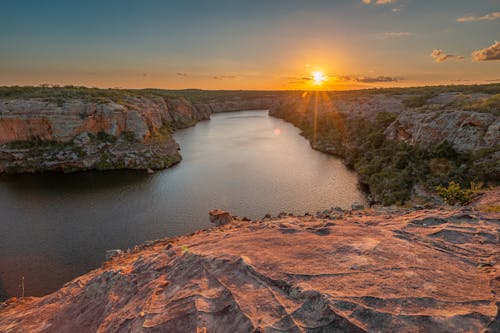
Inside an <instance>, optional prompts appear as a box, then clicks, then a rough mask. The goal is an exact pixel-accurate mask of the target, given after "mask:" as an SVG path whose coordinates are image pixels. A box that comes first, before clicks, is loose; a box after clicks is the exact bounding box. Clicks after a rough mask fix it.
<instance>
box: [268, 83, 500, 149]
mask: <svg viewBox="0 0 500 333" xmlns="http://www.w3.org/2000/svg"><path fill="white" fill-rule="evenodd" d="M416 96H418V95H408V94H399V95H391V94H383V93H379V94H375V93H372V92H370V93H363V92H352V93H344V94H340V95H338V96H336V95H333V96H330V95H328V94H327V93H314V92H311V93H304V94H302V95H297V94H295V95H288V96H283V97H282V98H280V99H279V100H278V101H277V102H275V103H274V104H273V106H272V107H271V110H270V115H273V116H276V117H279V118H284V119H287V118H289V117H290V116H289V115H288V113H290V112H293V113H297V114H298V115H300V114H302V115H305V114H313V113H316V114H321V115H328V114H333V115H335V114H336V115H339V116H341V117H343V118H344V119H345V120H347V121H349V120H354V121H356V119H364V120H368V121H374V120H375V119H376V118H377V115H378V114H380V113H385V112H388V113H392V114H394V115H396V117H395V120H394V122H393V123H392V124H391V125H390V126H389V127H388V128H387V130H386V132H385V134H386V137H387V138H389V139H392V140H399V141H404V142H407V143H410V144H413V145H420V146H423V147H427V146H429V145H431V144H438V143H441V142H444V141H448V142H449V143H450V144H452V146H453V147H454V148H455V149H456V150H457V151H459V152H476V151H479V150H483V149H492V148H495V147H496V146H497V145H498V142H499V141H500V116H498V114H495V113H484V112H477V111H474V108H469V109H467V110H466V109H464V108H463V107H462V108H460V107H458V106H454V105H453V102H454V101H456V100H457V99H459V98H464V97H463V96H462V95H458V94H456V93H443V94H438V95H436V96H435V97H433V98H430V99H429V101H428V103H429V104H426V105H424V107H420V108H412V107H408V106H406V105H405V101H406V100H408V99H409V98H412V97H416ZM489 96H491V95H488V94H473V95H471V96H470V97H469V99H470V101H474V100H475V99H476V100H486V99H488V97H489ZM470 103H472V102H470ZM449 105H451V106H449ZM300 121H302V120H300ZM300 121H297V124H299V122H300ZM311 121H312V120H311ZM299 127H300V126H299ZM319 140H321V138H319ZM319 146H321V145H319ZM330 148H331V149H332V150H333V151H332V152H334V150H335V149H334V148H333V147H330Z"/></svg>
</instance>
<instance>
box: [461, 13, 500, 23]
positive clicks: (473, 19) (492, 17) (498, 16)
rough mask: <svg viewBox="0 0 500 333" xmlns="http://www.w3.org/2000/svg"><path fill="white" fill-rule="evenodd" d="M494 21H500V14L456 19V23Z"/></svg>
mask: <svg viewBox="0 0 500 333" xmlns="http://www.w3.org/2000/svg"><path fill="white" fill-rule="evenodd" d="M496 19H500V12H492V13H489V14H486V15H483V16H463V17H459V18H457V22H477V21H494V20H496Z"/></svg>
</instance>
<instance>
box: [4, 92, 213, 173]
mask: <svg viewBox="0 0 500 333" xmlns="http://www.w3.org/2000/svg"><path fill="white" fill-rule="evenodd" d="M209 118H210V110H208V109H206V108H202V107H197V106H194V105H193V104H192V103H191V102H189V101H187V100H186V99H184V98H168V99H167V98H162V97H154V96H151V97H132V96H130V97H124V98H123V99H122V100H120V101H119V102H106V103H104V104H101V103H98V102H89V101H85V100H75V99H69V100H66V101H64V102H63V103H62V104H60V105H58V104H56V103H54V102H47V101H44V100H40V99H27V100H26V99H21V100H19V99H18V100H16V99H14V100H12V99H10V100H0V172H12V173H17V172H34V171H48V170H52V171H54V170H57V171H76V170H88V169H122V168H128V169H147V168H151V169H161V168H165V167H168V166H170V165H172V164H174V163H177V162H178V161H179V160H180V155H179V153H178V146H177V144H176V143H175V141H174V140H173V139H172V137H171V135H170V129H175V128H182V127H186V126H191V125H193V124H195V123H196V122H197V121H199V120H203V119H209Z"/></svg>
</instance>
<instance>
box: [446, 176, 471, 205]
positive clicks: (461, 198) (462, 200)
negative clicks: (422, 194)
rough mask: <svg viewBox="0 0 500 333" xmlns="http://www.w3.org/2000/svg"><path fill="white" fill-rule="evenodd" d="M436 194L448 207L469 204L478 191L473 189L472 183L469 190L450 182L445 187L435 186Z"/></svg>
mask: <svg viewBox="0 0 500 333" xmlns="http://www.w3.org/2000/svg"><path fill="white" fill-rule="evenodd" d="M436 192H437V194H439V195H440V196H441V197H442V198H443V200H444V201H445V202H446V203H447V204H449V205H455V204H459V205H467V204H468V203H470V202H471V201H472V199H473V197H474V195H475V194H476V193H477V192H478V189H475V188H474V183H472V184H471V188H463V187H462V186H460V184H458V183H455V182H454V181H451V182H450V183H449V184H448V186H447V187H444V186H437V187H436Z"/></svg>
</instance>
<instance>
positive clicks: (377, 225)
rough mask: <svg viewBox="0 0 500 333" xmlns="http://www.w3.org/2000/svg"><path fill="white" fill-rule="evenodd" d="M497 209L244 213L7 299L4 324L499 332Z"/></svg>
mask: <svg viewBox="0 0 500 333" xmlns="http://www.w3.org/2000/svg"><path fill="white" fill-rule="evenodd" d="M489 195H490V196H493V198H492V199H489V200H488V199H484V200H482V202H483V203H484V202H486V203H487V202H495V203H498V199H499V198H498V191H496V192H492V193H490V194H489ZM499 219H500V213H498V207H497V208H496V213H495V212H483V211H478V210H475V209H473V208H462V209H444V208H440V209H421V210H410V209H408V210H401V209H396V208H378V209H370V210H361V211H341V210H338V209H332V210H328V211H325V212H322V213H321V214H319V215H318V216H309V215H308V216H297V217H296V216H288V215H286V214H283V215H281V217H279V218H274V219H266V220H262V221H253V222H243V221H240V220H235V221H233V222H232V223H230V224H226V225H222V226H219V227H215V228H212V229H210V230H205V231H199V232H196V233H194V234H191V235H188V236H182V237H178V238H171V239H165V240H159V241H156V242H152V243H150V244H148V245H143V246H140V247H139V248H138V249H137V250H135V251H133V252H132V253H125V254H121V253H120V255H118V256H114V257H113V258H112V259H111V260H110V261H107V262H106V263H105V264H104V265H103V266H102V267H101V268H98V269H96V270H94V271H91V272H89V273H87V274H85V275H83V276H80V277H78V278H76V279H74V280H73V281H71V282H69V283H67V284H66V285H65V286H64V287H62V288H61V289H60V290H59V291H56V292H54V293H52V294H50V295H47V296H45V297H41V298H36V297H26V298H22V299H10V300H8V301H7V302H5V303H3V304H1V305H0V331H1V332H7V333H8V332H200V331H201V332H437V333H439V332H490V333H493V332H498V329H499V325H500V317H499V307H500V298H499V293H500V274H499V269H500V266H499V265H500V261H499V260H500V256H499V254H500V247H499V237H500V234H499V230H500V220H499Z"/></svg>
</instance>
